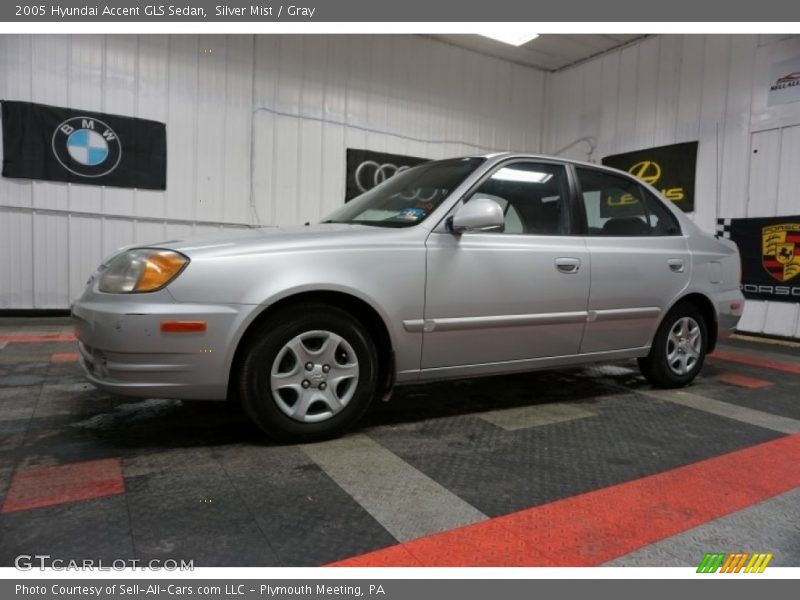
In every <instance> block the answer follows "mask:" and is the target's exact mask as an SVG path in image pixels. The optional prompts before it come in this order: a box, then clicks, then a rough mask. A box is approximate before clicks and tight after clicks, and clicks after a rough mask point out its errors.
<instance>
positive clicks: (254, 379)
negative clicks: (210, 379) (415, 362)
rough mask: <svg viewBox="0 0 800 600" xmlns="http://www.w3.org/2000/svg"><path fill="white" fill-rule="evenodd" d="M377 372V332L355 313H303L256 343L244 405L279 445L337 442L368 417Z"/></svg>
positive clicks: (242, 387)
mask: <svg viewBox="0 0 800 600" xmlns="http://www.w3.org/2000/svg"><path fill="white" fill-rule="evenodd" d="M377 365H378V359H377V352H376V350H375V345H374V344H373V342H372V340H371V338H370V336H369V333H368V332H367V331H366V330H365V329H364V327H363V326H362V325H361V323H360V322H359V321H357V320H356V319H354V318H353V317H352V316H350V315H349V314H348V313H347V312H345V311H343V310H340V309H338V308H336V307H333V306H326V305H320V304H304V305H301V306H295V307H292V308H289V309H287V310H284V311H281V312H280V313H277V314H275V315H274V316H273V317H272V318H270V319H268V320H267V321H266V322H264V323H263V324H261V325H260V326H259V327H258V329H257V330H256V331H255V332H254V333H253V335H251V336H250V337H249V339H248V341H247V346H246V347H245V357H244V361H243V364H242V368H241V371H240V377H239V394H240V396H241V400H242V406H243V407H244V409H245V411H246V412H247V414H248V415H249V417H250V419H251V420H252V421H253V422H255V424H256V425H258V426H259V427H260V428H261V429H262V430H263V431H264V432H266V433H267V434H268V435H270V437H272V438H274V439H277V440H281V441H291V442H308V441H316V440H322V439H327V438H331V437H335V436H338V435H341V434H342V433H344V432H345V431H346V430H347V429H349V428H350V427H351V426H352V425H353V424H354V423H355V422H356V421H357V420H358V419H359V418H360V417H361V416H362V415H363V414H364V412H365V411H366V410H367V407H368V406H369V404H370V401H371V400H372V396H373V394H374V391H375V383H376V380H377V372H378V369H377Z"/></svg>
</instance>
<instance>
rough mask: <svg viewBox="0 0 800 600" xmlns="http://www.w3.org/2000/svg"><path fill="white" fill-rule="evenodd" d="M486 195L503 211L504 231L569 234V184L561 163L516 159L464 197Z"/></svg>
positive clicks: (518, 233) (481, 196)
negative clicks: (518, 160)
mask: <svg viewBox="0 0 800 600" xmlns="http://www.w3.org/2000/svg"><path fill="white" fill-rule="evenodd" d="M473 198H489V199H491V200H494V201H495V202H497V203H498V204H499V205H500V207H501V208H502V209H503V213H504V214H505V227H504V229H503V233H507V234H517V235H520V234H523V235H569V233H570V214H569V186H568V184H567V171H566V168H565V167H564V166H563V165H556V164H549V163H536V162H518V163H511V164H507V165H504V166H502V167H500V168H499V169H497V170H496V171H495V172H494V173H492V175H491V176H490V177H489V178H488V179H487V180H486V181H484V182H483V183H482V184H481V185H480V187H478V189H477V190H475V191H474V192H473V193H472V195H471V196H470V197H469V198H468V199H467V202H469V201H470V200H472V199H473Z"/></svg>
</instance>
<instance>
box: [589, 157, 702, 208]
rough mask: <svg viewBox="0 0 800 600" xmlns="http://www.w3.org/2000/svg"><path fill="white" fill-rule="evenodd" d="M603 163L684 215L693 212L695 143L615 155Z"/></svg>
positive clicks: (695, 165) (695, 161)
mask: <svg viewBox="0 0 800 600" xmlns="http://www.w3.org/2000/svg"><path fill="white" fill-rule="evenodd" d="M603 164H604V165H606V166H609V167H614V168H615V169H620V170H621V171H626V172H628V173H630V174H631V175H634V176H636V177H637V178H639V179H641V180H642V181H644V182H645V183H649V184H650V185H652V186H653V187H654V188H656V189H657V190H659V191H660V192H661V193H662V194H663V195H664V197H665V198H667V200H671V201H672V202H674V203H675V204H676V205H677V206H678V207H679V208H680V209H681V210H682V211H683V212H692V211H693V210H694V178H695V168H696V167H697V142H686V143H683V144H672V145H670V146H659V147H657V148H650V149H648V150H637V151H636V152H626V153H625V154H614V155H613V156H606V157H605V158H603Z"/></svg>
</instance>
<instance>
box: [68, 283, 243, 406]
mask: <svg viewBox="0 0 800 600" xmlns="http://www.w3.org/2000/svg"><path fill="white" fill-rule="evenodd" d="M252 309H253V307H252V306H249V305H203V304H190V303H182V302H175V301H174V300H173V299H172V297H171V296H170V295H169V294H168V293H167V292H166V291H161V292H157V293H154V294H146V295H144V294H142V295H136V296H131V297H129V296H124V295H116V294H100V293H97V292H93V291H87V293H85V294H84V296H83V297H82V298H81V299H80V300H78V301H77V302H76V303H75V304H74V305H73V306H72V318H73V321H74V323H75V335H76V337H77V338H78V349H79V351H80V364H81V366H82V367H83V369H84V371H85V373H86V377H87V378H88V379H89V381H90V382H91V383H92V384H94V385H95V386H96V387H98V388H101V389H103V390H106V391H109V392H112V393H115V394H121V395H127V396H140V397H151V398H152V397H158V398H180V399H197V400H222V399H225V397H226V395H227V388H228V376H229V373H230V365H231V362H232V359H233V352H234V350H235V344H236V341H237V332H239V331H240V330H241V329H243V326H244V322H245V320H246V319H247V316H248V315H249V313H250V311H251V310H252ZM170 320H186V321H205V322H206V323H207V328H206V331H204V332H201V333H163V332H162V331H161V330H160V327H161V322H162V321H170Z"/></svg>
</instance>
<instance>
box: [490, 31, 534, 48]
mask: <svg viewBox="0 0 800 600" xmlns="http://www.w3.org/2000/svg"><path fill="white" fill-rule="evenodd" d="M478 35H482V36H483V37H487V38H490V39H493V40H497V41H498V42H503V43H504V44H510V45H511V46H522V45H523V44H527V43H528V42H530V41H531V40H535V39H536V38H538V37H539V34H538V33H527V32H521V31H513V30H512V31H495V32H492V33H479V34H478Z"/></svg>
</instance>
